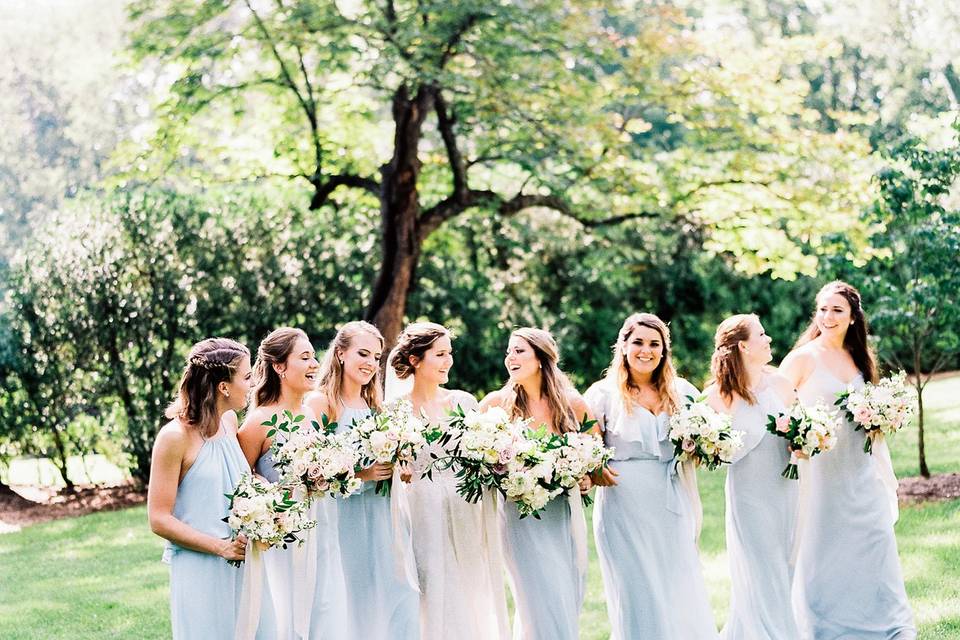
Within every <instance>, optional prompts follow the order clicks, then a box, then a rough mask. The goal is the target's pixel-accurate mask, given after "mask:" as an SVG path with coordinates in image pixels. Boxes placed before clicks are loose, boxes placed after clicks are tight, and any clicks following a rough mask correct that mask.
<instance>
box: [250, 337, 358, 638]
mask: <svg viewBox="0 0 960 640" xmlns="http://www.w3.org/2000/svg"><path fill="white" fill-rule="evenodd" d="M319 370H320V364H319V362H317V359H316V355H315V353H314V350H313V346H312V345H311V344H310V340H309V339H308V338H307V335H306V334H305V333H304V332H303V331H301V330H299V329H293V328H288V327H285V328H280V329H277V330H275V331H273V332H271V333H270V335H268V336H267V337H266V338H264V340H263V342H261V343H260V347H259V349H258V350H257V363H256V366H255V380H256V387H255V389H254V403H253V404H254V406H253V408H252V409H251V410H250V412H249V413H248V414H247V417H246V420H245V421H244V424H243V428H241V429H240V444H241V446H242V448H243V451H244V454H245V455H246V457H247V460H249V461H251V463H252V466H253V467H254V469H255V470H256V472H257V473H258V474H260V475H261V476H263V477H264V478H265V479H267V480H268V481H270V482H277V481H278V480H279V479H280V478H279V473H278V471H277V469H276V468H275V466H274V462H273V456H272V454H271V452H270V446H271V445H272V444H273V439H274V438H272V437H268V436H267V432H268V431H269V429H270V428H269V427H266V426H264V424H263V423H264V422H266V421H268V420H269V419H270V418H271V417H272V416H274V415H275V414H278V413H282V412H283V411H285V410H286V411H290V412H291V413H293V414H294V415H303V416H304V420H303V422H302V425H303V427H305V428H310V424H311V422H312V421H314V420H316V416H315V415H314V414H313V412H312V411H311V410H310V407H309V406H307V405H306V404H305V402H304V399H305V397H306V395H307V394H308V393H309V392H310V391H311V390H312V389H313V388H314V386H315V385H316V378H317V374H318V372H319ZM309 518H310V519H312V520H315V521H316V522H317V525H316V527H314V528H312V529H309V530H307V531H305V532H303V533H302V534H301V535H300V537H301V539H302V540H303V544H292V545H289V546H288V547H287V548H286V549H284V548H281V547H278V548H273V549H268V550H267V551H265V552H264V553H263V569H264V576H263V583H264V588H263V590H262V596H261V603H260V604H261V609H260V632H259V633H258V635H259V636H260V637H263V638H264V639H266V638H270V639H271V640H307V639H309V640H339V639H340V638H346V637H349V635H350V626H349V624H348V620H347V614H346V597H345V595H344V579H343V569H342V567H341V564H340V544H339V536H338V535H337V534H338V530H337V503H336V502H335V501H334V500H333V499H330V498H319V499H317V500H314V501H313V503H312V504H311V505H310V511H309Z"/></svg>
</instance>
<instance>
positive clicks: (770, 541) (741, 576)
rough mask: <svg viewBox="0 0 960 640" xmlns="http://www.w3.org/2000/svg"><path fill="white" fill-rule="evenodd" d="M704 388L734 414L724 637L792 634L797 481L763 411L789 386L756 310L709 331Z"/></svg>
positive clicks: (789, 399)
mask: <svg viewBox="0 0 960 640" xmlns="http://www.w3.org/2000/svg"><path fill="white" fill-rule="evenodd" d="M714 346H715V351H714V352H713V361H712V362H711V366H710V372H711V373H712V374H713V380H714V384H713V385H712V386H710V387H709V388H708V389H707V390H706V393H707V398H708V402H709V404H710V406H712V407H713V408H714V409H716V410H717V411H719V412H721V413H726V414H729V415H731V416H732V417H733V428H734V429H736V430H739V431H742V432H743V434H744V435H743V443H744V444H743V448H742V449H740V450H739V451H738V452H737V454H736V456H734V459H733V464H732V465H731V466H730V467H729V470H728V471H727V484H726V502H727V556H728V558H729V560H730V579H731V583H732V585H731V586H732V593H731V596H730V615H729V616H728V617H727V624H726V626H725V627H724V629H723V633H722V637H723V638H724V640H799V638H800V632H799V631H798V630H797V624H796V622H795V621H794V618H793V610H792V609H791V600H790V594H791V584H792V581H793V562H792V560H791V556H792V554H793V548H794V538H795V530H796V524H797V498H798V494H799V483H798V482H797V481H796V480H787V479H785V478H783V477H782V476H781V475H780V473H781V472H782V471H783V469H784V467H786V466H787V464H788V463H789V462H790V453H789V451H787V448H786V447H785V446H784V442H783V440H781V439H780V438H778V437H776V436H773V435H771V434H770V433H768V432H767V426H766V425H767V416H768V415H776V414H778V413H781V412H783V411H786V409H787V407H788V406H789V405H791V404H793V402H794V400H795V399H796V394H795V393H794V391H793V387H792V386H791V385H790V383H789V381H787V379H786V378H784V377H783V376H781V375H779V374H777V373H775V371H773V370H769V369H767V368H766V365H767V363H769V362H770V360H771V358H772V354H771V351H770V337H769V336H768V335H767V334H766V333H765V332H764V330H763V326H762V325H761V324H760V319H759V318H757V316H755V315H736V316H731V317H729V318H727V319H726V320H724V321H723V322H722V323H720V326H719V327H717V332H716V336H715V337H714Z"/></svg>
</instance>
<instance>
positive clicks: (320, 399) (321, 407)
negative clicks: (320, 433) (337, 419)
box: [303, 391, 330, 419]
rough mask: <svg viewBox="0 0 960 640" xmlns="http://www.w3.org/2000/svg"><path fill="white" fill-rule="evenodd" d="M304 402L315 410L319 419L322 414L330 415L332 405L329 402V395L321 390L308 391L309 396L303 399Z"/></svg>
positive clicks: (315, 414)
mask: <svg viewBox="0 0 960 640" xmlns="http://www.w3.org/2000/svg"><path fill="white" fill-rule="evenodd" d="M303 404H305V405H306V406H307V407H309V408H310V410H311V411H313V415H314V417H315V418H317V419H319V418H320V416H327V417H328V418H329V417H330V405H329V404H328V403H327V397H326V396H325V395H324V394H322V393H320V392H319V391H311V392H310V393H308V394H307V397H306V398H304V399H303Z"/></svg>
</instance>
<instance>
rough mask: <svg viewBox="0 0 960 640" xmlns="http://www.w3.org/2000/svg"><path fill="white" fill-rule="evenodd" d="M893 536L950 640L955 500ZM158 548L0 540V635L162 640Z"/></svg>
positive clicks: (958, 521) (124, 535)
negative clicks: (158, 639)
mask: <svg viewBox="0 0 960 640" xmlns="http://www.w3.org/2000/svg"><path fill="white" fill-rule="evenodd" d="M927 406H928V411H929V414H928V426H927V430H928V434H927V443H928V461H929V464H930V467H931V469H932V470H933V471H934V472H935V473H943V472H948V471H960V428H958V427H960V377H955V378H952V379H949V380H940V381H937V382H934V383H932V384H931V385H930V387H929V389H928V395H927ZM892 451H893V456H894V465H895V467H896V469H897V473H898V475H901V476H906V475H912V474H915V473H916V472H917V471H916V470H917V460H916V432H915V430H907V431H905V432H904V433H901V434H898V435H897V436H896V438H895V440H894V442H893V444H892ZM700 491H701V495H702V498H703V505H704V530H703V536H702V539H701V549H702V551H703V564H704V572H705V574H706V577H707V582H708V587H709V589H710V592H711V599H712V603H713V608H714V612H715V614H716V616H717V623H718V624H722V623H723V620H724V619H725V617H726V608H727V603H728V601H729V593H728V592H729V579H728V578H727V568H726V554H725V552H724V533H723V474H722V473H713V474H710V473H703V474H701V477H700ZM896 530H897V539H898V542H899V546H900V557H901V560H902V563H903V570H904V575H905V578H906V582H907V592H908V594H909V596H910V601H911V604H912V606H913V610H914V613H915V615H916V618H917V623H918V625H919V627H920V638H921V639H922V640H946V639H960V500H955V501H952V502H944V503H928V504H923V505H917V506H910V507H905V508H903V509H901V515H900V521H899V522H898V523H897V528H896ZM591 537H592V536H591ZM161 550H162V543H161V541H160V540H159V539H158V538H157V537H156V536H154V535H153V534H152V533H150V530H149V528H148V526H147V518H146V510H145V508H144V507H137V508H133V509H127V510H124V511H117V512H112V513H98V514H93V515H89V516H85V517H82V518H76V519H71V520H61V521H57V522H51V523H47V524H41V525H35V526H32V527H28V528H26V529H24V530H22V531H20V532H18V533H12V534H7V535H0V638H4V639H5V640H20V639H22V640H36V639H39V638H64V639H70V640H80V639H83V638H138V639H141V638H142V639H147V638H169V636H170V622H169V616H168V610H167V569H166V566H165V565H163V564H161V563H160V553H161ZM608 629H609V626H608V624H607V616H606V609H605V606H604V598H603V586H602V583H601V580H600V568H599V565H598V563H597V561H596V554H595V552H594V550H593V543H592V540H591V563H590V575H589V584H588V591H587V600H586V603H585V605H584V610H583V615H582V617H581V637H582V638H585V639H590V640H601V639H603V638H606V637H607V636H608Z"/></svg>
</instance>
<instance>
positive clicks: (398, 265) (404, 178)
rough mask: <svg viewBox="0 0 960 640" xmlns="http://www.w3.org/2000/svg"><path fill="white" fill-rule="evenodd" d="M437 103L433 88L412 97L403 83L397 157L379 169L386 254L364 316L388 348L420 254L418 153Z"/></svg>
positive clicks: (397, 110) (396, 112)
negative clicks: (374, 326) (427, 117)
mask: <svg viewBox="0 0 960 640" xmlns="http://www.w3.org/2000/svg"><path fill="white" fill-rule="evenodd" d="M432 108H433V92H432V90H431V89H429V88H426V87H421V88H420V89H419V91H418V92H417V95H416V96H415V97H413V98H411V97H410V95H409V91H408V89H407V87H400V89H398V90H397V92H396V94H394V97H393V120H394V125H395V127H396V128H395V132H394V145H393V157H392V158H391V159H390V162H389V163H387V164H385V165H384V166H383V167H381V169H380V173H381V177H382V180H381V187H380V223H381V227H380V233H381V242H382V250H383V256H382V259H381V262H380V271H379V273H378V274H377V279H376V282H375V283H374V286H373V294H372V295H371V297H370V304H369V305H368V306H367V310H366V313H365V314H364V315H365V318H366V320H367V321H369V322H372V323H373V324H374V325H376V326H377V328H378V329H380V331H381V333H383V337H384V339H385V340H386V345H385V350H389V349H391V348H392V347H393V345H394V344H395V343H396V339H397V336H398V335H399V333H400V331H401V329H402V328H403V315H404V312H405V311H406V305H407V296H408V295H409V293H410V289H411V285H412V284H413V277H414V274H415V273H416V269H417V263H418V262H419V260H420V246H421V243H422V241H423V239H422V238H421V237H420V235H419V232H418V229H417V223H418V218H419V216H420V195H419V193H418V192H417V180H418V178H419V177H420V159H419V157H418V156H417V152H418V148H419V144H420V138H421V136H422V127H423V120H424V118H425V117H426V114H427V113H428V112H429V111H430V110H431V109H432Z"/></svg>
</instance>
